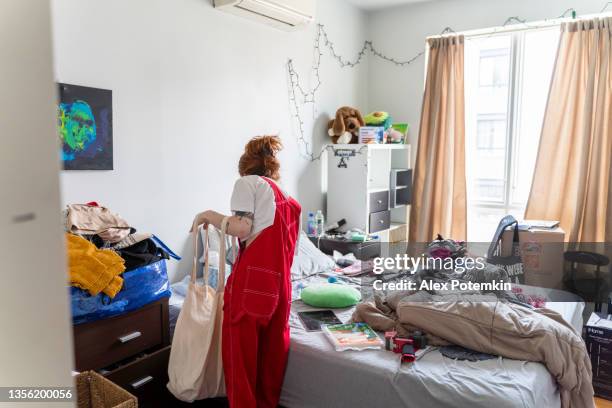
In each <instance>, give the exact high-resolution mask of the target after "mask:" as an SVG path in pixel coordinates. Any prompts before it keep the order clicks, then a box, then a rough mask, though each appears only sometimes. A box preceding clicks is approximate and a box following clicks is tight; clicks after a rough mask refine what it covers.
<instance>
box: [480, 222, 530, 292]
mask: <svg viewBox="0 0 612 408" xmlns="http://www.w3.org/2000/svg"><path fill="white" fill-rule="evenodd" d="M512 226H514V237H513V239H512V252H511V254H510V255H509V256H502V245H501V241H502V235H503V234H504V231H505V230H506V228H509V227H512ZM487 262H489V263H490V264H493V265H496V266H498V267H500V268H502V269H503V270H504V271H505V272H506V274H507V275H508V278H509V279H510V282H512V283H525V267H524V266H523V260H522V259H521V252H520V247H519V228H518V221H517V220H516V219H515V218H514V217H513V216H511V215H506V216H505V217H504V218H502V219H501V221H500V222H499V225H498V226H497V231H495V235H494V236H493V241H492V242H491V245H490V246H489V251H488V252H487Z"/></svg>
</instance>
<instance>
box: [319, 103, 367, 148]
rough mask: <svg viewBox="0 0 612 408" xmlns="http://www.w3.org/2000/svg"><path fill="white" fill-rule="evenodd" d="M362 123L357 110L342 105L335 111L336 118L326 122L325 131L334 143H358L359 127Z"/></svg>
mask: <svg viewBox="0 0 612 408" xmlns="http://www.w3.org/2000/svg"><path fill="white" fill-rule="evenodd" d="M364 125H365V122H364V121H363V117H362V116H361V113H360V112H359V110H357V109H355V108H351V107H350V106H343V107H341V108H340V109H338V110H337V111H336V118H335V119H332V120H330V121H329V123H328V124H327V129H328V130H327V133H328V134H329V136H330V137H331V139H332V142H333V143H335V144H348V143H358V141H359V128H360V127H361V126H364Z"/></svg>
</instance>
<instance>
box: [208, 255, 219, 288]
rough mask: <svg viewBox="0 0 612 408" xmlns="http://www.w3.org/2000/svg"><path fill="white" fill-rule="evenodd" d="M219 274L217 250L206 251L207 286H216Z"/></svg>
mask: <svg viewBox="0 0 612 408" xmlns="http://www.w3.org/2000/svg"><path fill="white" fill-rule="evenodd" d="M218 276H219V252H217V251H212V250H210V251H208V282H205V283H207V284H208V286H210V287H213V288H216V287H217V280H218V279H219V278H218Z"/></svg>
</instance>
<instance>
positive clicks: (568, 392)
mask: <svg viewBox="0 0 612 408" xmlns="http://www.w3.org/2000/svg"><path fill="white" fill-rule="evenodd" d="M352 320H353V321H356V322H365V323H368V324H369V325H370V326H371V327H372V328H373V329H375V330H380V331H388V330H398V333H399V334H400V335H408V334H410V332H412V331H414V330H420V331H422V332H425V333H426V334H427V336H428V338H429V340H430V344H432V345H446V344H457V345H460V346H463V347H466V348H469V349H472V350H476V351H480V352H483V353H489V354H495V355H500V356H503V357H507V358H513V359H517V360H527V361H534V362H539V363H542V364H544V365H545V366H546V368H547V369H548V371H549V372H550V373H551V374H552V375H553V377H554V378H555V379H556V380H557V384H558V385H559V389H560V394H561V406H562V407H563V408H592V407H594V406H595V405H594V401H593V386H592V384H591V378H592V371H591V361H590V359H589V355H588V354H587V350H586V346H585V344H584V341H583V340H582V338H581V337H580V334H578V333H576V331H575V330H574V329H573V328H572V327H571V326H570V325H569V324H568V323H566V322H565V321H564V320H563V318H562V317H561V316H560V315H559V314H558V313H556V312H554V311H552V310H548V309H530V308H528V307H525V306H521V305H518V304H515V303H512V302H508V301H504V300H498V299H497V298H496V297H495V296H488V295H432V294H429V293H427V292H416V293H414V292H396V293H394V294H393V295H391V296H389V297H387V298H385V299H383V298H376V299H375V301H374V302H364V303H361V304H359V305H357V308H356V309H355V312H354V314H353V317H352Z"/></svg>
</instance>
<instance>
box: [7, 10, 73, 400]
mask: <svg viewBox="0 0 612 408" xmlns="http://www.w3.org/2000/svg"><path fill="white" fill-rule="evenodd" d="M0 9H1V12H0V60H1V61H2V63H1V64H0V84H1V87H2V92H0V111H2V120H0V135H1V136H0V140H1V143H2V148H0V213H1V214H2V217H0V254H1V259H2V285H0V299H1V301H2V306H1V307H0V322H2V335H0V361H1V363H0V384H2V386H3V387H9V386H12V387H24V386H30V387H33V386H39V387H41V386H46V387H51V386H57V387H60V386H62V387H71V386H73V382H72V378H71V376H70V370H71V368H72V366H73V364H72V348H71V344H72V339H71V337H72V336H71V330H70V323H69V309H68V297H67V296H66V279H67V274H66V265H65V255H64V246H63V235H62V231H61V226H60V222H59V220H60V218H59V217H58V214H59V211H60V198H59V180H58V170H59V166H58V163H57V159H56V158H57V149H58V143H57V139H56V138H55V123H56V119H55V85H54V84H53V63H52V53H51V41H50V33H51V28H50V26H49V21H50V16H49V14H50V12H49V4H48V3H47V2H44V1H37V2H34V1H23V0H9V1H3V2H2V5H1V7H0ZM15 405H19V406H23V407H32V406H40V404H36V403H31V404H30V403H24V404H14V403H8V402H7V403H1V402H0V407H13V406H15ZM43 405H44V404H43ZM52 405H53V406H57V407H69V406H74V404H72V403H61V404H52Z"/></svg>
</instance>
